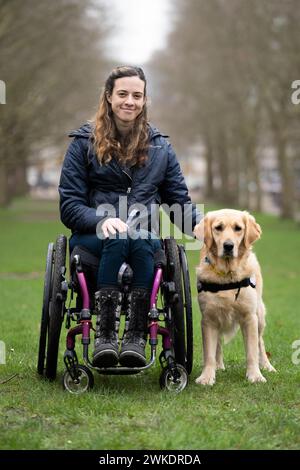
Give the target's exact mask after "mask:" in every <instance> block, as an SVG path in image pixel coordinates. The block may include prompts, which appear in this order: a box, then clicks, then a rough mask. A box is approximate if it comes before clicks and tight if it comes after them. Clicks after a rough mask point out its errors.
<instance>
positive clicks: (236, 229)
mask: <svg viewBox="0 0 300 470" xmlns="http://www.w3.org/2000/svg"><path fill="white" fill-rule="evenodd" d="M241 230H242V227H240V226H239V225H235V227H234V231H235V232H240V231H241Z"/></svg>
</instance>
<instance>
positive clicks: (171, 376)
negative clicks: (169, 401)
mask: <svg viewBox="0 0 300 470" xmlns="http://www.w3.org/2000/svg"><path fill="white" fill-rule="evenodd" d="M187 383H188V373H187V371H186V369H185V368H184V367H183V366H182V365H180V364H176V366H175V368H174V370H171V369H170V368H169V367H165V368H164V369H163V370H162V373H161V375H160V378H159V385H160V388H161V389H162V390H164V389H165V390H167V391H168V392H172V393H180V392H182V390H184V389H185V387H186V386H187Z"/></svg>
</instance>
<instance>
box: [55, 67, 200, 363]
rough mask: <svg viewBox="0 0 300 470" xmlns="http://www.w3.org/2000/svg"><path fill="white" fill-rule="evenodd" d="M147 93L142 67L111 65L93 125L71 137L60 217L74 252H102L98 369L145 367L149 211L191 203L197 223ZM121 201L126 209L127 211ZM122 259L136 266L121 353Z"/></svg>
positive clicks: (151, 244) (151, 246)
mask: <svg viewBox="0 0 300 470" xmlns="http://www.w3.org/2000/svg"><path fill="white" fill-rule="evenodd" d="M146 96H147V95H146V78H145V75H144V72H143V71H142V69H141V68H139V67H132V66H124V67H117V68H115V69H114V70H112V72H111V73H110V75H109V77H108V78H107V80H106V83H105V87H104V91H103V93H102V95H101V97H100V103H99V108H98V112H97V114H96V117H95V120H94V122H92V123H88V124H85V125H84V126H83V127H81V128H80V129H78V130H77V131H73V132H72V133H71V134H70V136H72V137H74V139H73V141H72V142H71V144H70V146H69V148H68V151H67V154H66V157H65V160H64V164H63V168H62V173H61V179H60V185H59V193H60V211H61V220H62V222H63V223H64V224H65V225H66V226H67V227H68V228H70V229H71V230H72V237H71V239H70V249H71V250H72V249H73V248H74V246H75V245H81V246H84V247H86V248H87V249H89V251H91V252H92V253H93V254H95V255H96V256H99V257H100V264H99V272H98V280H97V285H98V290H97V292H96V294H95V299H96V310H97V323H96V333H95V350H94V354H93V364H94V365H95V366H98V367H110V366H114V365H116V364H117V363H118V362H119V363H120V364H121V365H123V366H128V367H139V366H143V365H145V364H146V358H145V345H146V337H147V315H148V312H149V304H150V290H151V287H152V282H153V274H154V263H153V255H154V252H155V250H156V249H157V247H158V246H159V240H158V239H157V234H156V235H155V234H153V232H154V230H152V231H151V229H152V228H151V226H150V227H149V223H148V222H149V220H150V219H151V217H150V216H151V214H152V208H153V207H155V206H157V204H160V203H166V204H169V205H173V204H174V203H178V204H179V205H180V207H181V208H183V207H184V205H186V206H187V207H188V208H189V209H190V211H188V212H190V216H191V225H192V228H194V226H195V225H196V223H198V222H199V221H200V214H199V213H198V212H197V210H196V208H195V206H194V205H192V203H191V200H190V198H189V196H188V190H187V187H186V184H185V181H184V178H183V176H182V173H181V170H180V166H179V164H178V162H177V160H176V155H175V153H174V151H173V149H172V147H171V145H170V144H169V143H168V142H167V141H166V139H165V138H164V137H163V135H162V134H161V133H160V132H159V131H158V130H157V129H155V128H153V127H152V126H151V125H150V124H149V123H148V120H147V102H146ZM124 201H125V202H124ZM124 204H125V209H129V211H127V210H125V212H124ZM137 206H138V208H139V210H138V211H137V210H136V207H137ZM140 207H142V208H144V209H142V210H140ZM128 213H129V217H128ZM141 213H143V215H144V216H145V214H146V215H147V217H146V219H147V225H146V228H147V230H146V231H145V229H144V230H140V231H137V230H133V231H131V230H130V224H129V220H134V214H135V215H140V214H141ZM148 219H149V220H148ZM143 220H144V221H145V217H143ZM144 227H145V225H144ZM133 235H134V236H133ZM124 261H126V262H129V264H130V266H131V268H132V269H133V282H132V291H131V301H130V305H129V306H128V312H129V314H128V326H127V330H126V331H125V334H124V336H123V340H122V344H121V351H120V353H119V347H118V332H117V331H116V329H115V324H116V319H117V318H118V315H119V309H120V303H121V299H122V295H121V292H120V288H119V285H118V272H119V269H120V266H121V265H122V264H123V262H124Z"/></svg>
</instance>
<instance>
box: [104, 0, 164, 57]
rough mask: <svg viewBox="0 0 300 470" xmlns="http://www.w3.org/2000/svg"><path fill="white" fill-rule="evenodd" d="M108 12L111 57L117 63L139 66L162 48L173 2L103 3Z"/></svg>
mask: <svg viewBox="0 0 300 470" xmlns="http://www.w3.org/2000/svg"><path fill="white" fill-rule="evenodd" d="M106 1H107V3H108V7H109V10H110V14H109V17H110V21H111V22H112V23H113V25H114V30H113V31H112V40H111V42H110V45H111V47H113V55H114V56H115V57H116V59H117V60H119V61H120V63H124V64H125V63H127V64H136V65H142V64H143V63H145V62H146V61H147V60H148V59H149V58H150V56H151V53H152V52H153V51H154V50H156V49H159V48H162V47H164V44H165V40H166V35H167V33H168V31H169V25H170V19H171V16H170V15H171V8H172V0H106Z"/></svg>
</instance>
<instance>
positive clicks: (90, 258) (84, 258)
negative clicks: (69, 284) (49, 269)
mask: <svg viewBox="0 0 300 470" xmlns="http://www.w3.org/2000/svg"><path fill="white" fill-rule="evenodd" d="M75 255H79V256H80V262H81V266H82V270H83V272H84V275H85V279H86V282H87V286H88V290H89V294H90V296H91V295H92V294H94V293H95V292H96V290H97V274H98V267H99V262H100V260H99V258H97V256H95V255H93V253H91V252H90V251H89V250H88V249H87V248H85V247H84V246H81V245H76V246H75V247H74V249H73V251H72V253H71V256H70V273H71V278H72V281H73V285H74V289H75V291H76V292H77V291H78V292H79V284H78V279H77V276H76V265H75V260H74V257H75Z"/></svg>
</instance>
